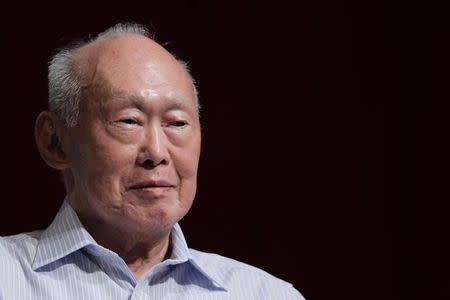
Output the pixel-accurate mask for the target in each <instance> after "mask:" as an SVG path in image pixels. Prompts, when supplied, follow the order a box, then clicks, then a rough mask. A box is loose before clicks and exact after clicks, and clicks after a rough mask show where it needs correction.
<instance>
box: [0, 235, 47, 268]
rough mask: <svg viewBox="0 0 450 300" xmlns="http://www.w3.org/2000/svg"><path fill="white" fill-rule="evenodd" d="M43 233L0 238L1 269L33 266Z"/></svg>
mask: <svg viewBox="0 0 450 300" xmlns="http://www.w3.org/2000/svg"><path fill="white" fill-rule="evenodd" d="M41 232H42V231H33V232H27V233H21V234H17V235H11V236H2V237H0V258H1V261H2V263H0V269H2V268H4V267H6V266H8V265H9V266H10V267H11V266H12V265H17V264H22V265H23V264H27V265H31V263H32V260H33V259H34V255H35V253H36V246H37V244H38V242H39V237H40V235H41Z"/></svg>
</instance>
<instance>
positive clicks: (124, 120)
mask: <svg viewBox="0 0 450 300" xmlns="http://www.w3.org/2000/svg"><path fill="white" fill-rule="evenodd" d="M119 122H120V123H124V124H127V125H134V124H138V122H137V121H136V120H134V119H122V120H119Z"/></svg>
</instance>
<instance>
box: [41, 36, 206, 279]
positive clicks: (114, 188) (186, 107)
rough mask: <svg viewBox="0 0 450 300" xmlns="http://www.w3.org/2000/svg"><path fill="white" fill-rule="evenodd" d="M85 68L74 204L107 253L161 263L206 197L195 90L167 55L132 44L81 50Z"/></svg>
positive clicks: (69, 146) (73, 153)
mask: <svg viewBox="0 0 450 300" xmlns="http://www.w3.org/2000/svg"><path fill="white" fill-rule="evenodd" d="M75 60H76V62H77V70H78V72H79V73H80V74H81V75H82V77H83V78H84V79H85V80H86V82H87V86H86V87H85V97H84V98H83V100H82V101H81V104H80V116H79V121H78V125H77V126H75V127H71V128H64V129H61V132H62V134H60V135H61V136H60V139H61V145H62V150H63V152H64V155H65V156H64V157H65V160H66V161H67V163H66V165H64V168H61V169H62V171H63V174H64V175H65V179H66V183H67V186H68V189H69V190H68V193H69V197H70V203H71V205H72V206H73V207H74V209H75V210H76V212H77V214H78V216H79V217H80V220H81V221H82V222H83V224H84V226H85V227H86V228H87V229H88V231H89V232H90V233H91V234H92V235H93V237H94V238H95V239H96V240H97V241H98V242H99V243H100V244H102V245H104V246H106V247H108V248H110V249H113V250H114V251H116V252H118V253H119V254H121V255H122V257H124V258H125V259H126V258H127V257H133V259H135V258H136V257H146V258H147V259H151V257H152V255H153V254H154V255H153V256H155V257H158V259H159V260H161V259H162V258H163V257H164V255H165V250H166V249H167V244H168V236H169V233H170V229H171V228H172V226H173V225H174V224H175V223H176V222H177V221H179V220H180V219H181V218H182V217H183V216H184V215H185V214H186V213H187V212H188V210H189V209H190V207H191V205H192V202H193V199H194V196H195V192H196V178H197V166H198V160H199V155H200V140H201V135H200V123H199V116H198V110H197V105H196V99H195V94H194V90H193V86H192V82H191V81H190V78H189V77H188V76H187V74H186V72H185V70H184V69H183V68H182V67H181V66H180V64H179V63H178V62H177V61H176V60H175V59H174V58H173V57H172V56H171V55H170V54H169V53H168V52H166V50H164V49H163V48H162V47H160V46H159V45H158V44H156V43H155V42H153V41H151V40H150V39H147V38H144V37H142V36H137V35H132V34H130V35H126V36H121V37H117V38H113V39H110V40H106V41H101V42H97V43H94V44H92V45H88V46H86V47H84V48H81V49H80V50H78V51H77V53H76V55H75ZM41 123H42V122H41ZM137 249H138V250H137ZM152 251H153V252H154V253H153V252H152ZM149 253H153V254H149ZM133 259H132V260H133ZM135 273H136V272H135Z"/></svg>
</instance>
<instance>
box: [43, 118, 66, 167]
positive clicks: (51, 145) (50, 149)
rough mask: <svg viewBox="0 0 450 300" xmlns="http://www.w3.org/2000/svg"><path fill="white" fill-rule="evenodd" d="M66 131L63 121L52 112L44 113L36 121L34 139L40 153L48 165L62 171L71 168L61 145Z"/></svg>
mask: <svg viewBox="0 0 450 300" xmlns="http://www.w3.org/2000/svg"><path fill="white" fill-rule="evenodd" d="M64 131H65V130H64V125H63V124H62V122H61V120H60V119H59V118H58V117H57V116H56V115H55V114H54V113H52V112H49V111H43V112H41V113H40V114H39V116H38V117H37V119H36V124H35V128H34V137H35V139H36V145H37V148H38V150H39V153H40V154H41V157H42V159H43V160H44V161H45V162H46V163H47V165H49V166H50V167H52V168H54V169H57V170H60V171H62V170H64V169H67V168H68V166H69V162H68V160H67V155H66V153H65V152H64V149H63V146H62V143H61V138H62V136H61V135H62V134H63V133H64Z"/></svg>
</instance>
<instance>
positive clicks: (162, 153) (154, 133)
mask: <svg viewBox="0 0 450 300" xmlns="http://www.w3.org/2000/svg"><path fill="white" fill-rule="evenodd" d="M165 142H166V140H165V136H164V133H163V131H162V130H161V127H160V126H157V125H156V124H155V125H152V126H149V127H148V128H147V129H146V132H145V136H144V138H143V141H142V144H141V148H140V151H139V154H138V158H137V163H138V164H139V165H140V166H142V167H144V168H146V169H153V168H156V167H157V166H159V165H168V164H169V155H168V151H167V148H166V143H165Z"/></svg>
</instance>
